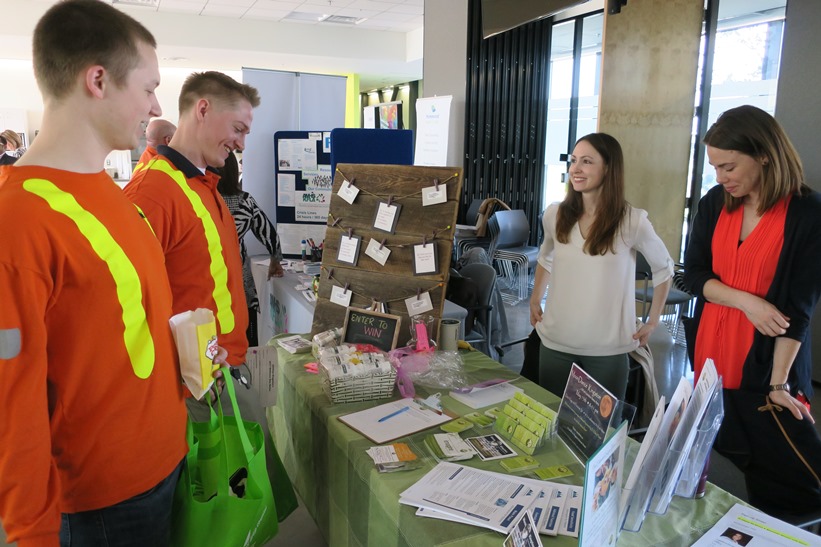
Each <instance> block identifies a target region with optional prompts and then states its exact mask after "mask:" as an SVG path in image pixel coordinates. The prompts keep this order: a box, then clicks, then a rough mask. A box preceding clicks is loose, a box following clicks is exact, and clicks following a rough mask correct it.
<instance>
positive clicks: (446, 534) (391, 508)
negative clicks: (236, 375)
mask: <svg viewBox="0 0 821 547" xmlns="http://www.w3.org/2000/svg"><path fill="white" fill-rule="evenodd" d="M462 356H463V360H464V362H465V368H466V370H467V371H468V373H469V376H470V379H471V380H472V381H473V380H475V381H480V380H487V379H490V378H509V379H514V378H516V385H517V386H519V387H521V388H523V389H524V391H525V393H527V394H528V395H530V396H531V397H534V398H535V399H537V400H540V401H542V402H544V403H546V404H548V405H549V406H552V407H553V408H556V407H557V405H558V401H559V400H558V398H557V397H556V396H554V395H553V394H551V393H549V392H548V391H546V390H544V389H542V388H541V387H540V386H538V385H536V384H533V383H532V382H530V381H528V380H525V379H524V378H521V377H519V376H518V375H516V374H515V373H513V372H512V371H510V370H508V369H506V368H505V367H504V366H502V365H500V364H499V363H497V362H495V361H493V360H491V359H490V358H488V357H487V356H485V355H484V354H481V353H479V352H462ZM278 357H279V379H280V381H279V387H278V389H279V394H278V399H277V406H276V407H270V408H268V419H269V423H270V424H271V428H272V430H273V437H274V442H275V444H276V446H277V450H278V452H279V454H280V457H281V458H282V461H283V463H284V465H285V467H286V469H287V471H288V474H289V477H290V479H291V481H292V482H293V484H294V486H295V488H296V489H297V492H299V495H300V496H301V497H302V500H303V502H304V504H305V506H306V508H307V509H308V512H309V513H310V514H311V516H312V517H313V518H314V520H315V521H316V523H317V525H318V527H319V529H320V531H321V532H322V534H323V536H324V537H325V539H326V540H327V541H328V544H329V546H330V547H337V546H342V547H348V546H350V547H354V546H356V547H360V546H363V547H364V546H373V547H410V546H419V547H431V546H445V545H447V546H448V547H491V546H492V547H499V546H500V545H501V543H502V541H503V537H502V535H501V534H499V533H496V532H493V531H490V530H485V529H482V528H478V527H474V526H468V525H465V524H458V523H452V522H445V521H439V520H435V519H426V518H421V517H417V516H415V511H416V509H415V508H413V507H409V506H405V505H400V504H399V501H398V500H399V494H400V493H401V492H402V491H403V490H405V489H406V488H408V487H409V486H411V485H412V484H414V483H415V482H416V481H417V480H419V479H420V478H421V477H422V476H423V475H424V474H425V473H427V472H428V471H430V470H431V469H432V468H433V466H434V465H435V464H436V462H435V460H433V459H432V458H431V457H430V456H429V455H428V453H427V451H426V450H425V449H424V448H423V446H422V445H421V442H422V439H423V438H424V436H425V435H426V434H428V433H430V432H431V431H433V430H428V431H426V432H421V433H418V434H416V435H413V436H411V437H408V438H405V439H403V441H405V442H408V443H409V444H411V446H412V447H413V448H414V451H415V452H416V453H417V454H418V455H419V456H420V457H423V458H424V460H425V462H424V463H425V464H424V465H423V467H422V468H420V469H416V470H413V471H404V472H396V473H389V474H379V473H378V472H377V471H376V470H375V469H374V465H373V462H372V460H371V459H370V457H369V456H368V455H367V454H366V453H365V450H366V449H367V448H369V447H370V446H372V443H371V442H370V441H368V440H367V439H366V438H364V437H362V436H361V435H360V434H359V433H357V432H355V431H354V430H352V429H350V428H348V427H347V426H346V425H344V424H343V423H342V422H340V421H339V420H338V419H337V418H338V417H339V416H341V415H344V414H348V413H350V412H355V411H358V410H362V409H364V408H368V407H369V406H373V405H376V404H381V403H383V402H385V400H382V401H368V402H362V403H350V404H344V405H334V404H332V403H331V401H330V400H329V399H328V398H327V397H326V396H325V393H324V392H323V391H322V387H321V385H320V383H319V378H318V376H316V375H313V374H307V373H306V372H305V371H304V369H303V367H302V365H303V364H304V363H305V362H307V361H309V360H311V357H310V355H307V356H306V355H304V354H303V355H290V354H288V353H287V352H285V351H284V350H280V351H279V353H278ZM419 392H420V393H421V394H423V395H424V394H425V392H424V390H419ZM395 398H398V394H397V395H395ZM442 399H443V403H444V404H445V408H447V409H449V410H452V411H454V412H455V413H456V414H460V415H464V414H466V413H467V412H470V411H471V410H472V409H470V408H468V407H466V406H464V405H462V404H460V403H458V402H456V401H455V400H453V399H451V398H450V397H449V396H444V397H443V398H442ZM463 436H464V435H463ZM628 444H629V445H630V446H629V448H628V456H627V458H626V463H628V464H632V461H633V458H635V454H636V452H637V450H638V443H636V442H633V441H630V442H629V443H628ZM534 456H535V457H536V458H537V459H538V460H539V462H540V464H541V465H542V466H548V465H559V464H565V465H567V464H569V463H570V465H569V467H570V468H571V470H573V472H574V475H573V476H572V477H568V478H566V479H562V481H566V482H570V483H575V484H581V482H582V480H583V466H582V465H581V464H579V463H577V462H576V461H575V460H574V459H573V456H572V455H571V454H570V453H569V452H568V451H567V449H566V448H565V447H564V446H563V445H561V443H556V447H555V448H554V449H552V450H547V449H545V448H542V449H540V450H539V451H537V453H536V454H535V455H534ZM571 462H572V463H571ZM461 463H466V464H467V465H470V466H472V467H477V468H480V469H487V470H491V471H499V472H501V471H502V468H501V466H499V464H498V462H494V461H490V462H481V461H480V460H479V459H478V458H474V459H472V460H469V461H467V462H461ZM626 474H627V472H626V471H625V476H626ZM560 482H561V481H560ZM738 501H739V500H738V498H735V497H734V496H732V495H730V494H729V493H727V492H725V491H723V490H721V489H720V488H718V487H716V486H714V485H712V484H708V487H707V493H706V495H705V497H704V498H702V499H700V500H688V499H683V498H678V497H674V498H673V501H672V503H671V505H670V509H669V510H668V512H667V514H665V515H663V516H660V515H653V514H648V515H647V517H646V519H645V521H644V525H643V526H642V529H641V531H640V532H639V533H634V532H627V531H622V533H621V535H620V538H619V543H618V544H619V545H624V546H629V547H642V546H648V547H649V546H660V545H667V546H679V545H690V544H692V543H693V542H694V541H695V540H696V539H697V538H698V537H700V536H701V535H702V534H703V533H704V532H705V531H706V530H708V529H709V528H710V527H711V526H712V525H713V524H714V523H715V522H716V521H718V519H719V518H721V516H722V515H724V513H726V512H727V511H728V510H729V508H730V507H732V506H733V505H734V504H735V503H736V502H738ZM543 540H544V541H545V545H556V546H563V545H568V546H569V545H576V544H577V540H575V539H574V538H567V537H558V538H545V537H543Z"/></svg>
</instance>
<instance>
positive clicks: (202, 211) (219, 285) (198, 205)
mask: <svg viewBox="0 0 821 547" xmlns="http://www.w3.org/2000/svg"><path fill="white" fill-rule="evenodd" d="M148 169H151V170H157V171H162V172H163V173H165V174H166V175H168V176H169V177H171V179H172V180H173V181H174V182H176V183H177V186H179V187H180V189H181V190H182V191H183V193H184V194H185V197H187V198H188V201H189V202H191V207H193V208H194V213H195V214H196V215H197V218H199V219H200V222H202V228H203V230H204V231H205V240H206V242H207V244H208V255H209V257H210V258H211V261H210V262H211V264H210V267H209V270H210V272H211V277H212V279H213V281H214V292H213V293H212V296H213V298H214V303H215V304H216V307H217V312H216V315H217V321H219V325H220V334H228V333H229V332H233V330H234V325H235V321H234V310H233V309H232V308H231V291H229V290H228V267H227V266H226V265H225V259H224V258H223V255H222V240H221V239H220V234H219V230H217V225H216V224H215V223H214V219H213V218H212V217H211V213H209V212H208V209H206V208H205V204H204V203H203V202H202V199H201V198H200V196H199V195H198V194H197V193H196V192H195V191H194V190H192V189H191V187H190V186H189V185H188V181H187V180H186V178H185V175H183V174H182V172H181V171H179V170H177V169H175V168H174V167H172V166H171V164H169V163H168V162H167V161H165V160H162V159H157V158H154V159H152V160H151V162H149V164H148Z"/></svg>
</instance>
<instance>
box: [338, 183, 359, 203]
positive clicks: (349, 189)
mask: <svg viewBox="0 0 821 547" xmlns="http://www.w3.org/2000/svg"><path fill="white" fill-rule="evenodd" d="M357 194H359V188H357V187H356V186H354V185H353V184H351V183H350V182H348V181H347V180H346V181H345V182H343V183H342V186H340V187H339V192H337V195H339V197H341V198H342V199H344V200H345V201H347V202H348V203H350V204H351V205H353V202H354V200H355V199H356V196H357Z"/></svg>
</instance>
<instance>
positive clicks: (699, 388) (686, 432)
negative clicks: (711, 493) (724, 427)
mask: <svg viewBox="0 0 821 547" xmlns="http://www.w3.org/2000/svg"><path fill="white" fill-rule="evenodd" d="M708 363H709V366H708V365H707V364H705V367H704V369H702V374H701V377H700V378H699V381H698V384H697V385H696V389H695V391H694V392H693V397H692V398H691V400H690V404H689V405H688V406H687V409H686V410H685V411H684V417H683V418H682V420H681V425H680V426H679V427H678V429H676V432H675V433H674V434H673V441H672V442H671V444H670V449H669V450H668V451H667V453H666V454H665V458H664V462H663V464H662V466H661V472H660V473H659V474H658V475H657V476H656V480H655V484H654V485H653V495H652V497H651V498H650V506H649V511H650V512H651V513H656V514H658V515H663V514H664V513H666V512H667V508H668V507H669V506H670V500H671V499H672V497H673V490H674V489H675V486H676V483H677V481H678V477H679V476H680V475H681V469H682V466H683V465H684V462H685V461H686V459H687V456H688V455H689V453H690V450H691V448H692V446H693V442H694V441H695V438H696V433H697V431H698V427H697V426H698V424H699V423H701V420H702V419H703V417H704V415H705V412H706V410H707V406H708V403H709V402H710V400H711V399H712V397H713V394H714V392H715V388H716V387H717V386H718V385H720V381H719V380H720V378H719V377H718V376H717V375H716V372H715V365H713V363H712V361H709V360H708Z"/></svg>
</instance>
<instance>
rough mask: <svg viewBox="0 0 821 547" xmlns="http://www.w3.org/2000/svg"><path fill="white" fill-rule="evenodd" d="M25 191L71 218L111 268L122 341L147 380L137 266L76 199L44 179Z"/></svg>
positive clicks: (150, 346) (148, 356)
mask: <svg viewBox="0 0 821 547" xmlns="http://www.w3.org/2000/svg"><path fill="white" fill-rule="evenodd" d="M23 188H24V189H25V190H26V191H28V192H31V193H32V194H34V195H36V196H39V197H40V198H42V199H43V200H45V201H46V203H48V205H49V207H51V208H52V209H53V210H54V211H56V212H58V213H61V214H63V215H65V216H66V217H68V218H69V219H70V220H71V221H72V222H73V223H74V224H75V225H76V226H77V229H78V230H80V233H81V234H82V235H83V236H84V237H85V238H86V240H87V241H88V243H89V244H90V245H91V248H92V249H93V250H94V252H95V253H96V254H97V256H98V257H100V260H102V261H103V262H105V263H106V265H107V266H108V270H109V272H111V277H112V278H113V279H114V284H115V285H116V287H117V299H118V300H119V302H120V307H121V308H122V317H123V325H124V329H123V341H124V342H125V347H126V351H127V352H128V356H129V358H130V359H131V368H132V369H134V374H136V375H137V377H138V378H143V379H145V378H148V377H149V376H150V375H151V371H152V370H154V360H155V354H154V340H153V338H152V337H151V331H150V329H149V327H148V320H147V318H146V314H145V308H144V307H143V303H142V297H143V291H142V283H141V282H140V277H139V275H138V274H137V270H136V269H135V268H134V264H132V263H131V260H130V259H129V258H128V256H127V255H126V254H125V251H123V249H122V247H120V245H119V244H118V243H117V241H115V240H114V238H113V237H112V236H111V233H110V232H109V231H108V228H106V226H105V225H104V224H103V223H102V222H100V221H99V220H98V219H97V217H95V216H94V215H92V214H91V213H89V212H88V211H86V210H85V209H83V207H82V206H81V205H80V204H79V203H78V202H77V200H76V199H75V198H74V196H73V195H71V194H70V193H68V192H64V191H63V190H61V189H60V188H58V187H57V186H55V185H54V183H52V182H50V181H47V180H43V179H29V180H27V181H25V182H24V183H23Z"/></svg>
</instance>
